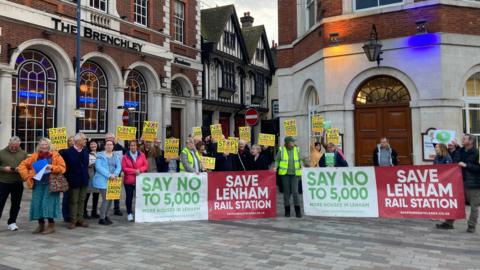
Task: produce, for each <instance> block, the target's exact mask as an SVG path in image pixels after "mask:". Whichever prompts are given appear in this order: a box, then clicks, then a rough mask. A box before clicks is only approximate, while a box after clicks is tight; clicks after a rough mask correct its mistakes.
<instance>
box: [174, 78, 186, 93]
mask: <svg viewBox="0 0 480 270" xmlns="http://www.w3.org/2000/svg"><path fill="white" fill-rule="evenodd" d="M172 95H173V96H176V97H184V94H183V87H182V85H181V84H180V82H179V81H178V80H173V81H172Z"/></svg>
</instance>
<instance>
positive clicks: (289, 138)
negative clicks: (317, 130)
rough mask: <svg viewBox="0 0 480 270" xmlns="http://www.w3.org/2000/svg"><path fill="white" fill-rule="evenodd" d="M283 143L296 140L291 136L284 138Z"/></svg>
mask: <svg viewBox="0 0 480 270" xmlns="http://www.w3.org/2000/svg"><path fill="white" fill-rule="evenodd" d="M284 141H285V143H289V142H294V141H296V139H295V138H294V137H292V136H288V137H285V140H284Z"/></svg>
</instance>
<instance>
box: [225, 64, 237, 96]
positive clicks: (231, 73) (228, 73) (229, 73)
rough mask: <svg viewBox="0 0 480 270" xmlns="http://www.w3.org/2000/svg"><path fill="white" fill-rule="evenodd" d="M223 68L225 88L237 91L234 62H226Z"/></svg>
mask: <svg viewBox="0 0 480 270" xmlns="http://www.w3.org/2000/svg"><path fill="white" fill-rule="evenodd" d="M223 67H224V72H223V76H224V81H223V87H224V88H227V89H232V90H235V64H234V63H233V62H229V61H225V63H224V65H223Z"/></svg>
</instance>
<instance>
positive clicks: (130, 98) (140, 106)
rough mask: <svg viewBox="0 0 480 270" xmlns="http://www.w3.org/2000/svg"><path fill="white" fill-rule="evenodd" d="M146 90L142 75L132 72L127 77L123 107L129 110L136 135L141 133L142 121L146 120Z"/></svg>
mask: <svg viewBox="0 0 480 270" xmlns="http://www.w3.org/2000/svg"><path fill="white" fill-rule="evenodd" d="M147 98H148V88H147V83H146V82H145V79H144V78H143V76H142V74H141V73H140V72H138V71H137V70H135V69H134V70H132V71H130V73H129V74H128V77H127V88H126V89H125V91H124V106H125V107H127V108H130V113H132V114H133V123H132V125H133V126H135V127H137V132H138V134H141V133H142V130H143V121H146V120H147V106H148V105H147V104H148V102H147Z"/></svg>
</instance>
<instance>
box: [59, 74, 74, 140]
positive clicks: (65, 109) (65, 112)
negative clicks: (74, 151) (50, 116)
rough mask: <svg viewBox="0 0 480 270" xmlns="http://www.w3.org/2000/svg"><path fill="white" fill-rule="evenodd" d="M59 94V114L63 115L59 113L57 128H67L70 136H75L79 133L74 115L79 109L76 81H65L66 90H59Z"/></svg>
mask: <svg viewBox="0 0 480 270" xmlns="http://www.w3.org/2000/svg"><path fill="white" fill-rule="evenodd" d="M58 92H59V95H58V97H59V99H58V100H57V108H58V110H57V112H62V113H57V126H58V127H66V128H67V134H68V136H73V135H74V134H75V133H76V131H77V126H76V123H77V119H76V118H75V115H74V110H75V109H76V108H77V101H76V99H77V94H76V83H75V81H74V80H67V81H65V84H64V89H58ZM60 97H63V98H60Z"/></svg>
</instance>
